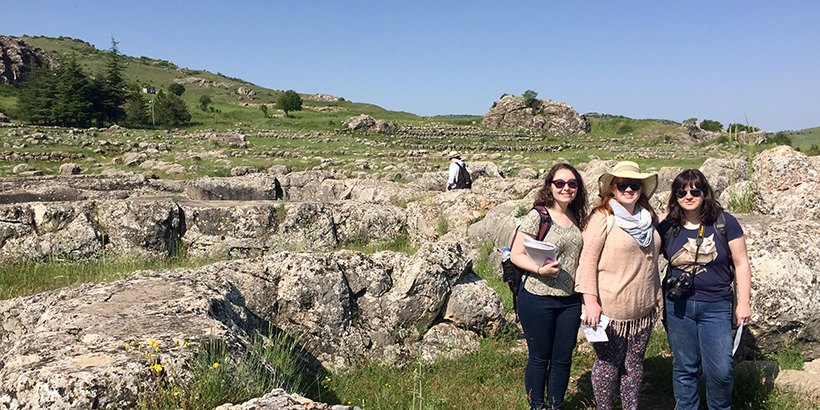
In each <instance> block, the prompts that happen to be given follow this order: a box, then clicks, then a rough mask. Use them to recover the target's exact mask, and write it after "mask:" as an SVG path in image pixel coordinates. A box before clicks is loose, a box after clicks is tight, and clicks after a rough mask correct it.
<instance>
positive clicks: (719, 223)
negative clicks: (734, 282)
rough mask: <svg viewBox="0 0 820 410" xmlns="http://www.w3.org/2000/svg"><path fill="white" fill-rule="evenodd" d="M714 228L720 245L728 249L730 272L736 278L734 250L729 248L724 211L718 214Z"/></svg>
mask: <svg viewBox="0 0 820 410" xmlns="http://www.w3.org/2000/svg"><path fill="white" fill-rule="evenodd" d="M714 226H715V232H716V233H717V237H718V240H720V244H721V245H723V248H724V249H726V257H727V258H729V271H730V272H731V273H732V277H734V275H735V261H734V259H732V250H731V249H730V248H729V238H728V237H727V236H726V217H725V216H723V211H721V212H720V213H719V214H718V216H717V219H715V225H714Z"/></svg>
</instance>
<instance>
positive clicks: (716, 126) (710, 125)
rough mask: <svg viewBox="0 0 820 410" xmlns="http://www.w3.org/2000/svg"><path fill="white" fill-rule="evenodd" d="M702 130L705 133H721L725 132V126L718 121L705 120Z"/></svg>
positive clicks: (701, 124) (702, 123) (701, 125)
mask: <svg viewBox="0 0 820 410" xmlns="http://www.w3.org/2000/svg"><path fill="white" fill-rule="evenodd" d="M700 129H702V130H704V131H714V132H719V131H723V124H721V123H720V122H718V121H712V120H703V121H702V122H701V123H700Z"/></svg>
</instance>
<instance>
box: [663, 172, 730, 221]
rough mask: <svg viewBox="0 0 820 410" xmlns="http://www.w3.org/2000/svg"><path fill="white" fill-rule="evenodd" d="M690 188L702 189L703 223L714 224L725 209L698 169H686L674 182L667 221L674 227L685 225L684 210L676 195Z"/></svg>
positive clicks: (701, 218)
mask: <svg viewBox="0 0 820 410" xmlns="http://www.w3.org/2000/svg"><path fill="white" fill-rule="evenodd" d="M688 186H691V187H693V188H697V189H700V190H701V191H702V192H703V193H702V194H701V195H703V204H702V205H701V207H700V220H701V222H703V223H704V224H710V223H713V222H714V221H715V219H717V216H718V214H719V213H721V212H722V211H723V207H722V206H720V203H719V202H718V201H717V199H716V198H715V191H714V190H713V189H712V186H711V185H709V181H707V180H706V176H705V175H703V173H702V172H700V171H699V170H697V169H685V170H683V171H681V173H680V174H678V176H676V177H675V180H674V181H672V192H671V193H669V201H668V202H667V206H668V209H669V215H667V216H666V219H668V220H669V221H670V222H671V223H672V226H681V225H683V218H684V216H683V209H682V208H681V206H680V204H679V203H678V197H677V196H676V195H675V194H676V193H677V192H678V191H679V190H681V189H684V188H686V187H688Z"/></svg>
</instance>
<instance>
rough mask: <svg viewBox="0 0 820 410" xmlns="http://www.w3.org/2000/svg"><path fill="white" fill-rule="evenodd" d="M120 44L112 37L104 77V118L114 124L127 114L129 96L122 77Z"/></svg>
mask: <svg viewBox="0 0 820 410" xmlns="http://www.w3.org/2000/svg"><path fill="white" fill-rule="evenodd" d="M117 44H119V43H118V42H117V41H116V40H114V37H111V48H110V49H109V50H108V66H107V70H106V72H105V76H104V78H103V84H104V87H103V89H102V91H103V93H102V94H103V95H102V96H103V98H104V101H105V102H104V104H103V106H104V107H105V108H104V115H103V118H104V119H105V120H106V121H109V122H111V123H113V124H116V123H118V122H119V121H120V119H121V118H123V116H124V115H125V110H124V109H123V105H124V104H125V102H126V97H127V96H128V90H127V87H126V84H125V80H124V79H123V77H122V67H120V50H119V49H118V48H117Z"/></svg>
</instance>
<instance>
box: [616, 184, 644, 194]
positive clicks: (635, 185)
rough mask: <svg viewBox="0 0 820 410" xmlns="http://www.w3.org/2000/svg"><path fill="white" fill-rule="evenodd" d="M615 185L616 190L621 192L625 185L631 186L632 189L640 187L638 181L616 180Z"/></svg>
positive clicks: (624, 189) (635, 189)
mask: <svg viewBox="0 0 820 410" xmlns="http://www.w3.org/2000/svg"><path fill="white" fill-rule="evenodd" d="M615 186H616V187H618V190H619V191H621V192H624V191H626V188H627V187H629V188H632V190H633V191H637V190H639V189H641V183H640V182H628V183H627V182H618V183H617V184H615Z"/></svg>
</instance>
